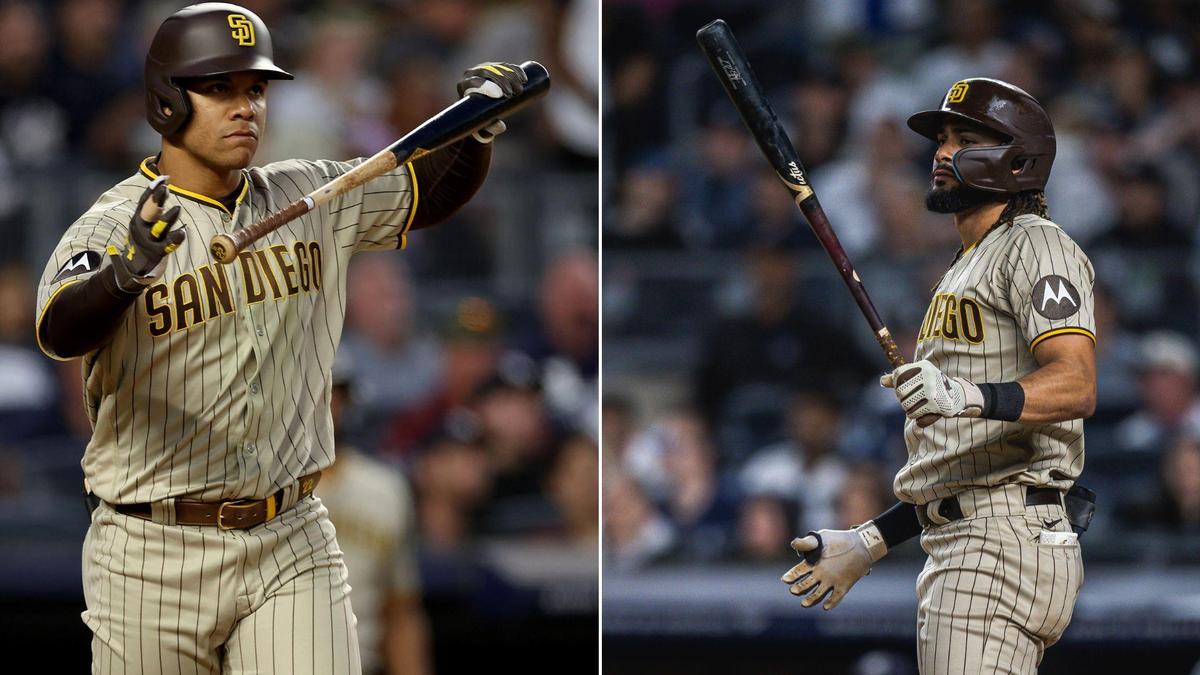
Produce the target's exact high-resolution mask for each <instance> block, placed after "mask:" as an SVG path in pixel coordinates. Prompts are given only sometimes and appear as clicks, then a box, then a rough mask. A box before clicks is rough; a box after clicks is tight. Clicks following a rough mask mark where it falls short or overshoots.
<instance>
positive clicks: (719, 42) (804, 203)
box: [696, 19, 904, 368]
mask: <svg viewBox="0 0 1200 675" xmlns="http://www.w3.org/2000/svg"><path fill="white" fill-rule="evenodd" d="M696 41H697V42H699V43H700V49H701V50H703V52H704V55H705V56H707V57H708V62H709V64H711V65H712V68H713V71H714V72H715V73H716V75H717V79H718V80H720V81H721V86H722V87H724V88H725V93H726V94H728V95H729V98H730V100H732V101H733V105H734V106H735V107H737V110H738V114H739V115H741V118H742V121H743V122H745V123H746V127H747V128H748V129H749V130H750V135H752V136H753V137H754V141H755V142H756V143H757V144H758V149H759V150H761V151H762V154H763V156H765V157H766V158H767V161H768V162H770V163H771V167H772V168H773V169H775V173H776V174H778V176H779V179H780V180H782V181H783V184H784V185H785V186H787V188H788V190H789V191H790V193H791V194H792V198H793V199H794V200H795V202H796V205H797V206H799V207H800V211H801V212H803V213H804V217H805V219H806V220H808V225H809V227H811V228H812V231H813V233H814V234H816V235H817V239H818V240H819V241H820V242H821V246H823V247H824V248H825V251H826V253H828V254H829V257H830V259H832V260H833V264H834V266H835V267H837V269H838V272H839V273H841V275H842V281H844V282H845V283H846V287H847V288H849V289H850V294H851V295H853V296H854V301H855V302H856V303H858V308H859V309H860V310H862V313H863V316H864V317H866V319H867V323H869V324H870V325H871V330H872V331H874V332H875V339H876V340H878V341H879V346H880V347H882V348H883V353H884V354H885V355H886V356H887V359H888V361H890V362H891V364H892V367H893V368H895V367H898V366H902V365H904V357H903V356H901V355H900V349H899V347H897V346H896V341H895V340H894V339H893V338H892V334H891V332H890V331H888V328H887V326H885V325H884V324H883V320H882V319H881V318H879V312H878V311H876V310H875V305H874V303H872V302H871V296H869V295H867V288H866V286H864V285H863V282H862V280H861V279H859V278H858V273H857V272H855V271H854V266H853V265H852V264H851V263H850V257H849V256H847V255H846V250H845V249H843V248H842V244H841V242H840V241H838V238H837V233H835V232H834V231H833V226H832V225H830V224H829V218H828V217H827V216H826V215H825V209H823V208H822V207H821V203H820V202H819V201H817V195H816V193H815V192H813V189H812V186H811V185H809V183H808V176H807V175H806V174H805V172H804V165H803V164H801V163H800V157H799V155H797V154H796V149H795V148H794V147H793V146H792V142H791V141H790V140H789V139H788V136H787V133H786V132H785V131H784V130H783V126H782V125H781V124H780V123H779V119H778V118H777V117H776V116H775V111H774V110H773V109H772V108H771V103H770V101H768V100H767V97H766V95H765V94H764V93H763V90H762V87H761V86H760V85H759V83H758V79H757V78H756V77H755V76H754V71H752V70H751V69H750V62H749V61H747V60H746V55H745V54H744V53H743V52H742V49H741V47H740V46H739V45H738V43H737V40H736V39H734V37H733V31H732V30H730V28H729V25H728V24H726V23H725V22H724V21H723V20H721V19H717V20H716V21H713V22H712V23H709V24H707V25H706V26H704V27H703V28H701V29H700V30H698V31H696Z"/></svg>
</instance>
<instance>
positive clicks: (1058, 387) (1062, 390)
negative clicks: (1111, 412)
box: [1017, 361, 1096, 424]
mask: <svg viewBox="0 0 1200 675" xmlns="http://www.w3.org/2000/svg"><path fill="white" fill-rule="evenodd" d="M1017 382H1018V383H1019V384H1020V385H1021V388H1022V389H1023V390H1024V391H1025V405H1024V407H1023V408H1022V409H1021V416H1020V418H1018V419H1017V421H1018V422H1021V423H1022V424H1052V423H1054V422H1065V421H1067V420H1076V419H1083V418H1086V417H1091V416H1092V413H1094V412H1095V411H1096V380H1095V377H1094V376H1092V377H1089V374H1088V372H1087V370H1086V369H1085V368H1081V367H1079V366H1077V365H1075V364H1072V363H1069V362H1064V361H1055V362H1051V363H1047V364H1045V365H1043V366H1042V367H1041V368H1038V369H1037V370H1035V371H1033V372H1032V373H1030V374H1029V375H1026V376H1025V377H1023V378H1021V379H1020V380H1018V381H1017Z"/></svg>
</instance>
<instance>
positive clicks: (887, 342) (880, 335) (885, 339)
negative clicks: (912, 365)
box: [875, 326, 906, 368]
mask: <svg viewBox="0 0 1200 675" xmlns="http://www.w3.org/2000/svg"><path fill="white" fill-rule="evenodd" d="M875 339H876V340H878V341H879V346H880V347H883V353H884V354H886V355H887V360H888V361H890V362H891V364H892V368H899V367H900V366H902V365H904V364H905V363H906V362H905V360H904V356H903V355H901V354H900V348H899V347H897V346H896V340H895V339H894V338H892V333H891V331H889V330H888V329H887V326H884V327H882V328H880V329H879V330H878V331H876V333H875Z"/></svg>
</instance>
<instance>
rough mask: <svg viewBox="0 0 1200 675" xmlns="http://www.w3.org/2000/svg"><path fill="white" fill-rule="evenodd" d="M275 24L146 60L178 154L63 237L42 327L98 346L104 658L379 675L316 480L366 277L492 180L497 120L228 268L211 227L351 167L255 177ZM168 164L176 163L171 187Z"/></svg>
mask: <svg viewBox="0 0 1200 675" xmlns="http://www.w3.org/2000/svg"><path fill="white" fill-rule="evenodd" d="M523 78H524V73H523V72H522V71H521V70H520V69H519V68H516V67H512V66H509V65H506V64H483V65H481V66H477V67H475V68H472V69H470V70H468V71H466V75H465V77H464V78H463V80H462V81H461V82H460V83H459V94H460V95H485V96H492V97H495V98H499V97H505V96H513V95H515V94H517V93H519V92H520V91H521V89H522V86H523ZM278 79H291V75H290V74H288V73H287V72H286V71H284V70H282V69H280V68H279V67H277V66H276V65H275V64H274V62H273V53H272V48H271V38H270V35H269V34H268V32H267V27H266V26H265V25H264V24H263V22H262V21H261V20H260V19H259V18H258V17H257V16H256V15H255V14H253V13H252V12H250V11H248V10H246V9H244V8H241V7H237V6H235V5H229V4H222V3H204V4H199V5H194V6H190V7H187V8H184V9H182V10H180V11H179V12H177V13H175V14H173V15H172V16H170V17H169V18H168V19H167V20H166V21H165V22H164V23H163V24H162V25H161V26H160V28H159V29H158V32H157V34H156V35H155V37H154V40H153V42H152V44H151V46H150V50H149V54H148V55H147V58H146V70H145V84H146V104H147V117H148V120H149V122H150V124H151V126H152V127H154V129H155V130H157V131H158V132H159V133H160V134H161V135H162V147H161V151H160V153H159V154H158V155H157V156H154V157H149V158H147V159H146V160H145V161H143V162H142V163H141V166H140V167H138V168H137V170H136V172H135V173H134V174H133V175H132V176H130V177H129V178H127V179H125V180H123V181H121V182H120V183H118V184H117V185H116V186H114V187H113V188H112V189H110V190H109V191H108V192H106V193H104V194H103V195H102V196H101V197H100V198H99V199H98V200H97V201H96V203H95V204H94V205H93V206H92V207H91V208H90V209H88V211H87V212H86V213H84V214H83V215H82V216H81V217H80V218H79V219H78V220H77V221H75V223H73V224H72V225H71V226H70V227H69V228H68V229H67V231H66V233H65V234H64V235H63V238H62V240H61V242H60V243H59V245H58V246H57V248H56V249H55V251H54V253H53V256H52V257H51V259H50V261H49V263H48V264H47V266H46V269H45V272H44V274H43V276H42V279H41V284H40V287H39V292H38V299H37V305H38V309H37V316H38V321H37V336H38V341H39V344H40V346H41V347H42V349H43V350H44V351H45V352H46V353H47V354H48V355H50V356H52V357H54V358H58V359H70V358H76V357H82V358H83V369H82V370H83V378H84V387H85V394H84V398H85V406H86V408H87V411H88V414H89V415H90V417H91V420H92V424H93V429H94V432H93V435H92V438H91V441H90V442H89V444H88V447H87V450H86V452H85V455H84V458H83V470H84V474H85V476H86V484H87V487H88V488H89V489H90V490H91V491H92V492H93V493H94V495H95V496H96V497H97V498H98V499H99V500H100V505H99V507H98V508H97V509H96V510H95V511H94V512H93V514H92V523H91V527H90V529H89V530H88V534H87V537H86V540H85V542H84V556H83V572H84V589H85V599H86V605H87V610H86V611H85V612H84V613H83V619H84V621H85V623H86V624H87V626H88V627H89V628H90V629H91V631H92V634H93V639H92V659H93V661H92V664H93V665H92V668H93V672H96V673H181V672H183V673H197V672H199V673H218V672H221V673H251V672H254V673H358V672H360V669H361V666H360V663H359V653H358V646H357V645H358V642H357V639H356V636H355V619H354V615H353V612H352V610H351V605H350V601H349V591H350V588H349V586H348V585H347V582H346V568H345V565H344V564H343V561H342V553H341V551H340V549H339V547H338V543H337V541H336V539H335V537H334V529H333V526H332V525H331V524H330V521H329V519H328V517H327V512H326V509H325V507H324V506H322V504H321V502H320V500H319V499H317V498H315V497H313V496H312V492H313V488H314V487H315V486H316V484H317V482H318V480H319V479H320V477H321V472H322V471H323V470H324V469H326V468H327V467H328V466H329V465H330V463H331V462H332V461H333V459H334V453H333V429H332V425H331V422H330V409H329V397H330V368H331V365H332V362H333V357H334V352H335V350H336V348H337V345H338V341H339V339H340V338H341V333H342V320H343V315H344V307H345V299H344V295H345V285H346V269H347V266H348V264H349V262H350V259H351V257H352V256H353V255H354V254H355V253H358V252H359V251H375V250H379V251H382V250H389V249H397V248H404V245H405V242H406V237H407V235H408V233H409V232H410V231H412V230H415V229H419V228H422V227H428V226H430V225H434V224H436V223H438V222H440V221H441V220H444V219H445V218H446V217H447V216H449V215H450V214H451V213H452V212H453V211H455V210H456V209H457V208H458V207H459V206H461V205H462V204H463V203H465V202H466V201H467V200H468V199H470V197H471V196H472V195H473V194H474V193H475V191H476V190H477V189H478V187H479V185H480V184H481V183H482V181H483V179H484V177H485V176H486V173H487V168H488V166H489V163H490V157H491V146H490V145H489V144H488V143H489V142H490V141H491V140H492V138H493V137H494V135H495V134H497V133H499V132H501V131H503V123H502V122H499V121H497V122H495V123H493V124H492V125H490V126H489V127H488V128H487V129H486V130H485V131H481V132H478V133H477V134H476V135H475V136H474V137H473V138H467V139H465V140H463V141H461V142H459V143H456V144H454V145H452V146H449V147H447V148H446V149H444V150H442V151H440V152H437V153H433V154H431V155H428V156H426V157H424V158H422V159H420V160H417V161H414V162H411V163H409V164H407V165H405V166H402V167H398V168H397V169H396V170H394V171H392V172H391V173H390V174H388V175H385V176H383V177H380V178H377V179H375V180H372V181H370V182H369V183H367V184H365V185H363V186H360V187H358V188H356V189H355V190H353V191H351V192H348V193H347V194H345V195H343V196H341V197H339V198H337V199H335V200H334V201H332V202H330V203H328V204H326V205H324V206H322V207H320V208H319V209H318V210H316V211H314V212H311V213H309V214H308V215H306V216H303V217H301V218H299V219H297V220H295V221H293V222H292V223H290V224H289V225H287V226H286V227H283V228H281V229H279V230H277V231H275V232H274V233H272V234H270V235H269V236H267V237H266V238H264V239H262V240H261V241H259V242H257V244H256V245H255V246H254V247H253V248H252V249H250V250H247V251H244V252H243V253H242V254H241V257H240V258H239V260H238V261H237V263H236V264H234V265H230V266H223V265H220V264H218V263H216V262H215V261H214V260H213V259H212V258H211V257H210V256H209V253H208V250H207V247H206V242H208V241H209V239H210V238H211V237H212V236H214V235H215V234H218V233H222V232H228V231H231V230H233V229H235V228H238V227H243V226H245V225H248V224H250V223H252V222H254V221H255V220H257V219H259V218H262V217H264V216H266V215H267V214H269V213H272V212H274V211H277V210H278V209H280V208H282V207H284V206H286V205H287V204H288V203H290V202H292V201H294V200H296V199H298V198H299V197H301V196H303V195H304V194H306V193H307V192H309V191H311V190H313V189H315V188H316V187H317V186H320V185H323V184H325V183H326V182H328V181H329V180H330V179H331V178H333V177H335V176H337V175H339V174H342V173H344V172H346V171H347V170H349V168H350V167H351V166H353V165H355V164H356V163H357V162H358V161H359V160H355V161H351V162H337V161H326V160H321V161H302V160H292V161H285V162H279V163H276V164H270V165H268V166H265V167H262V168H253V169H248V168H247V167H248V166H249V165H250V163H251V161H252V160H253V157H254V153H255V150H256V149H257V147H258V143H259V139H260V138H262V134H263V133H264V132H265V122H266V112H267V105H266V104H267V91H268V87H269V85H270V83H271V81H272V80H278ZM168 175H169V176H170V178H169V179H168Z"/></svg>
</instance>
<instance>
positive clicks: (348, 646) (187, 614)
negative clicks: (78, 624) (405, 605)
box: [83, 497, 361, 675]
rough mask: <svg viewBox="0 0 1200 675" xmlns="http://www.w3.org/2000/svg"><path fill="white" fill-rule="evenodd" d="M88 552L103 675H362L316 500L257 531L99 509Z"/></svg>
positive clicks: (96, 650)
mask: <svg viewBox="0 0 1200 675" xmlns="http://www.w3.org/2000/svg"><path fill="white" fill-rule="evenodd" d="M83 550H84V552H83V574H84V584H83V586H84V597H85V600H86V602H87V610H86V611H85V612H83V620H84V623H86V624H87V626H88V628H90V629H91V630H92V672H93V673H95V674H104V675H109V674H113V673H128V674H130V675H133V674H140V673H157V674H168V673H170V674H176V673H177V674H183V675H190V674H193V673H201V674H204V675H210V674H214V675H215V674H217V673H222V674H230V675H234V674H236V675H249V674H250V673H261V674H263V675H270V674H272V673H289V674H296V675H300V674H302V673H310V674H313V675H316V674H326V673H336V674H339V675H341V674H347V673H352V674H355V675H357V674H359V673H361V665H360V663H359V653H358V636H357V633H356V631H355V618H354V613H353V611H352V609H351V607H350V586H349V584H347V581H346V566H345V564H344V563H343V562H342V552H341V550H340V549H339V548H338V544H337V540H336V539H335V537H334V529H333V525H332V524H331V523H330V522H329V517H328V512H327V511H326V510H325V507H324V506H323V505H322V504H321V502H320V500H319V499H317V498H316V497H310V498H307V499H304V500H301V501H300V502H299V503H298V504H297V505H296V506H295V508H293V509H291V510H289V511H287V512H286V513H283V514H281V515H280V516H279V517H277V518H276V519H275V520H272V521H271V522H268V523H264V524H263V525H259V526H257V527H255V528H253V529H250V530H221V529H219V528H216V527H199V526H188V525H160V524H158V523H154V522H151V521H148V520H143V519H140V518H136V517H133V516H127V515H123V514H120V513H117V512H116V511H114V510H113V509H112V508H111V507H110V506H108V505H107V504H102V505H101V506H100V507H99V508H98V509H96V511H95V513H94V514H93V515H92V525H91V527H90V528H89V529H88V533H87V537H86V538H85V539H84V547H83Z"/></svg>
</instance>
